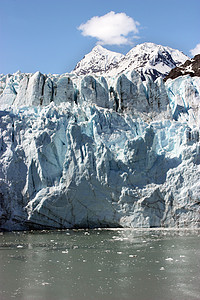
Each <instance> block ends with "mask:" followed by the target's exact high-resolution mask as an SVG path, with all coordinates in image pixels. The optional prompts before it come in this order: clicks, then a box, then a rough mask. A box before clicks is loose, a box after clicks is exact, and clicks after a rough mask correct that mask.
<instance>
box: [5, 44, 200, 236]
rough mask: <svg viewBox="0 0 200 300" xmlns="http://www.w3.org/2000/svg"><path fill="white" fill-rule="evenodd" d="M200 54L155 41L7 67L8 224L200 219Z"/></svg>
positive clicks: (190, 223) (172, 223) (164, 223)
mask: <svg viewBox="0 0 200 300" xmlns="http://www.w3.org/2000/svg"><path fill="white" fill-rule="evenodd" d="M198 62H199V55H197V56H195V57H194V58H193V59H190V58H188V57H187V56H186V55H184V54H183V53H182V52H180V51H179V50H174V49H171V48H169V47H164V46H161V45H156V44H153V43H144V44H141V45H137V46H136V47H134V48H133V49H132V50H131V51H130V52H129V53H128V54H127V55H122V54H119V53H115V52H112V51H109V50H107V49H105V48H103V47H101V46H96V47H95V48H94V49H93V50H92V51H91V52H90V53H89V54H87V55H86V56H85V57H84V58H83V59H82V60H81V61H80V62H79V63H78V64H77V66H76V67H75V69H74V70H73V71H72V72H71V73H65V74H62V75H57V74H48V75H47V74H42V73H40V72H39V71H38V72H36V73H35V74H31V73H21V72H19V71H18V72H16V73H15V74H7V75H3V74H1V75H0V228H1V229H2V230H28V229H45V228H48V229H49V228H50V229H51V228H52V229H53V228H60V229H62V228H95V227H130V228H138V227H145V228H149V227H190V228H191V227H194V228H197V227H199V224H200V144H199V129H200V77H199V68H200V64H199V63H198ZM194 66H195V67H194ZM171 72H173V76H171V77H170V74H171ZM168 74H169V75H168ZM166 76H167V77H166Z"/></svg>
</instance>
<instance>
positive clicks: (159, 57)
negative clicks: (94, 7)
mask: <svg viewBox="0 0 200 300" xmlns="http://www.w3.org/2000/svg"><path fill="white" fill-rule="evenodd" d="M187 59H188V57H187V56H186V55H185V54H183V53H182V52H181V51H179V50H176V49H172V48H170V47H168V46H162V45H157V44H155V43H151V42H145V43H142V44H138V45H136V46H135V47H133V48H132V49H131V50H130V51H129V52H128V53H127V54H126V55H123V54H120V53H117V52H113V51H110V50H107V49H106V48H104V47H102V46H101V45H96V46H95V47H94V48H93V49H92V51H91V52H90V53H88V54H86V55H85V56H84V58H83V59H82V60H81V61H80V62H79V63H78V64H77V65H76V67H75V69H74V71H73V73H75V74H76V75H87V74H97V75H104V76H112V77H113V76H115V75H120V74H122V73H124V72H125V73H126V74H127V73H131V72H132V71H133V70H136V71H137V72H138V73H139V74H140V75H141V78H142V80H145V77H146V75H150V76H151V77H152V78H153V79H154V80H155V79H156V78H157V77H159V76H162V77H165V76H166V75H167V74H168V73H169V72H170V71H171V69H173V68H174V67H176V66H178V65H180V64H182V63H184V62H185V61H186V60H187Z"/></svg>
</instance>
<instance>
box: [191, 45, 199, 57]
mask: <svg viewBox="0 0 200 300" xmlns="http://www.w3.org/2000/svg"><path fill="white" fill-rule="evenodd" d="M190 53H191V55H192V56H195V55H197V54H200V44H197V45H196V47H195V48H194V49H191V50H190Z"/></svg>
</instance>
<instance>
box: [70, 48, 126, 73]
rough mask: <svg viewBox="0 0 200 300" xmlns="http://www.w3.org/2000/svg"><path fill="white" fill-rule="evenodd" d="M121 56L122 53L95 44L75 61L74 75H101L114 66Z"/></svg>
mask: <svg viewBox="0 0 200 300" xmlns="http://www.w3.org/2000/svg"><path fill="white" fill-rule="evenodd" d="M123 57H124V55H123V54H120V53H117V52H113V51H109V50H107V49H105V48H103V47H102V46H101V45H97V46H95V47H94V48H93V49H92V51H91V52H90V53H88V54H86V55H85V56H84V58H83V59H82V60H81V61H80V62H78V63H77V65H76V67H75V69H74V71H73V73H75V74H76V75H87V74H98V75H101V74H104V73H106V72H108V71H109V70H110V69H112V68H116V67H117V66H118V63H119V61H120V60H121V59H122V58H123Z"/></svg>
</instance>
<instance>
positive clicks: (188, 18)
mask: <svg viewBox="0 0 200 300" xmlns="http://www.w3.org/2000/svg"><path fill="white" fill-rule="evenodd" d="M110 12H113V13H112V14H111V15H110V14H109V13H110ZM199 12H200V0H190V1H188V0H167V1H161V0H159V1H158V0H120V1H119V0H0V37H1V39H0V41H1V46H0V73H4V74H7V73H13V72H16V71H17V70H21V71H22V72H31V73H32V72H36V71H38V70H39V71H41V72H42V73H46V74H48V73H60V74H61V73H65V72H70V71H71V70H72V69H73V68H74V67H75V65H76V63H77V62H78V61H79V60H80V59H81V58H82V57H83V56H84V55H85V54H86V53H88V52H90V51H91V49H92V48H93V47H94V46H95V45H96V43H97V42H98V40H100V43H101V44H103V46H104V47H105V48H107V49H109V50H113V51H116V52H121V53H124V54H125V53H127V52H128V51H129V50H130V49H131V48H132V47H133V46H134V45H136V44H140V43H143V42H153V43H157V44H161V45H164V46H165V45H167V46H170V47H172V48H176V49H179V50H181V51H183V52H184V53H185V54H187V55H191V54H190V52H189V51H190V50H191V49H194V48H195V47H196V45H197V44H199V43H200V30H199V29H200V18H199ZM119 13H124V14H123V15H120V16H121V17H122V18H121V19H120V20H121V22H122V25H123V24H124V27H126V26H125V25H126V24H127V26H128V27H129V28H132V31H131V32H129V33H127V36H125V37H124V36H121V37H113V39H111V38H110V37H109V34H108V35H107V37H105V38H104V37H102V34H104V32H103V33H101V39H100V38H95V37H94V36H97V37H98V34H97V33H96V30H97V31H98V30H99V28H96V27H95V26H93V23H92V22H89V20H90V19H91V18H93V17H94V16H97V17H100V16H105V15H107V14H108V16H111V17H112V16H114V17H115V16H116V15H117V16H119V15H118V14H119ZM128 17H129V19H128ZM123 18H124V19H123ZM95 20H96V21H97V23H98V21H99V18H96V19H95ZM109 20H110V19H109ZM116 20H117V19H116ZM131 20H132V21H131ZM93 21H94V19H93ZM126 21H127V23H126ZM87 22H89V23H87ZM131 22H132V23H131ZM138 23H139V24H140V25H139V24H138ZM81 24H82V25H83V24H87V25H88V26H89V27H87V28H86V26H85V27H84V26H82V30H81V28H80V26H81ZM95 24H96V23H95ZM97 25H98V24H97ZM100 26H101V25H100ZM131 26H132V27H131ZM133 26H135V30H134V28H133ZM83 27H84V29H85V36H83V35H82V33H83ZM97 27H98V26H97ZM122 27H123V26H122ZM122 27H121V26H120V28H122ZM78 28H79V29H78ZM91 29H92V36H93V37H91V36H88V34H89V33H88V32H90V30H91ZM122 30H126V28H122ZM130 30H131V29H130ZM105 34H106V32H105ZM134 37H135V38H134ZM120 38H122V41H121V39H120ZM114 40H115V42H116V41H117V42H116V44H113V45H112V41H114ZM123 40H124V43H125V44H123ZM120 41H121V44H120ZM130 41H131V43H132V44H131V43H130ZM105 43H111V44H109V45H107V44H105ZM113 43H114V42H113ZM117 43H118V44H117Z"/></svg>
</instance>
